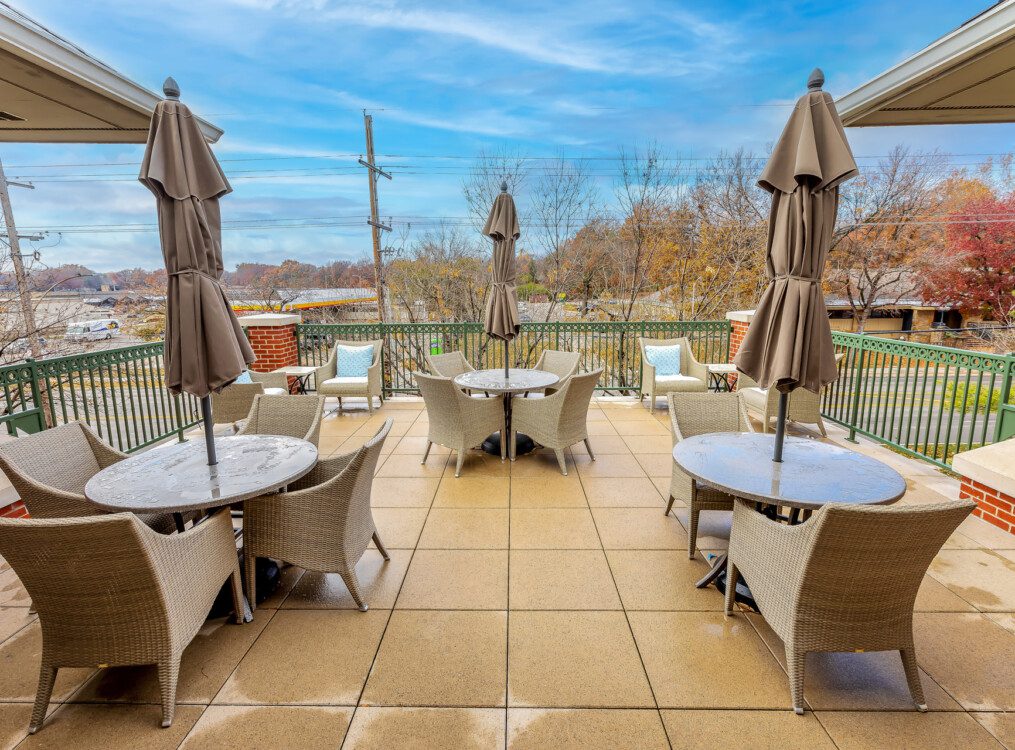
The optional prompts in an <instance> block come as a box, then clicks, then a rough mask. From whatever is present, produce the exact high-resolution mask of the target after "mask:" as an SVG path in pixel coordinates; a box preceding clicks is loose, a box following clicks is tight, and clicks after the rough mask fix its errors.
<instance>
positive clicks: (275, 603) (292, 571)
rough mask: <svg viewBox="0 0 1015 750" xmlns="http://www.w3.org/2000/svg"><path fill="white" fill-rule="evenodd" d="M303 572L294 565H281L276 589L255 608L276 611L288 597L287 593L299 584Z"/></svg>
mask: <svg viewBox="0 0 1015 750" xmlns="http://www.w3.org/2000/svg"><path fill="white" fill-rule="evenodd" d="M304 572H305V571H304V570H303V568H297V567H296V566H295V565H283V566H282V571H281V573H280V575H279V581H278V587H277V588H276V589H275V590H274V591H273V592H271V596H269V597H268V598H267V599H265V600H264V601H263V602H259V603H258V605H257V608H258V609H263V610H269V609H278V608H279V607H280V606H281V605H282V602H284V601H285V598H286V597H287V596H289V592H291V591H292V590H293V586H295V585H296V584H297V583H299V580H300V578H302V577H303V573H304Z"/></svg>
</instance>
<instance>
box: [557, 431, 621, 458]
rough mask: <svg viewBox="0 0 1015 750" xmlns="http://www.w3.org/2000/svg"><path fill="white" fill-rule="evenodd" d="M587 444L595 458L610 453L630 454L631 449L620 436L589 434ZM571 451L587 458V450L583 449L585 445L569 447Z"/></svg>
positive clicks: (578, 444)
mask: <svg viewBox="0 0 1015 750" xmlns="http://www.w3.org/2000/svg"><path fill="white" fill-rule="evenodd" d="M589 442H590V443H591V444H592V452H593V453H594V454H595V455H597V456H606V455H608V454H610V453H622V454H626V453H630V452H631V449H630V448H629V447H628V446H627V443H626V442H624V438H622V437H620V435H593V434H592V433H589ZM571 450H572V451H573V452H574V453H575V454H576V455H581V456H587V455H588V450H586V448H585V443H584V442H581V443H575V444H574V445H572V446H571Z"/></svg>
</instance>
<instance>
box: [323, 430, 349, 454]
mask: <svg viewBox="0 0 1015 750" xmlns="http://www.w3.org/2000/svg"><path fill="white" fill-rule="evenodd" d="M348 439H349V437H348V436H347V435H333V436H331V435H322V436H321V438H320V440H318V442H317V455H319V456H330V455H331V454H333V453H335V452H336V451H338V450H339V448H341V447H342V444H343V443H344V442H345V441H346V440H348ZM340 452H342V453H345V452H346V451H345V450H342V451H340Z"/></svg>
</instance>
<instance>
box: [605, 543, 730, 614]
mask: <svg viewBox="0 0 1015 750" xmlns="http://www.w3.org/2000/svg"><path fill="white" fill-rule="evenodd" d="M606 557H607V559H608V560H609V562H610V569H611V570H612V571H613V577H614V579H615V580H616V582H617V588H618V589H620V598H621V600H622V601H623V602H624V608H625V609H627V610H639V609H661V610H684V611H695V612H717V611H721V610H722V607H723V597H722V594H720V593H719V591H718V590H717V589H716V588H715V587H714V586H708V587H707V588H704V589H698V588H695V587H694V584H695V582H696V581H698V580H699V579H700V578H701V577H702V576H704V575H705V574H706V573H707V572H708V570H709V566H708V565H707V564H706V563H705V562H704V560H703V559H702V557H701V554H700V553H699V554H698V555H696V556H695V559H694V560H688V559H687V553H686V552H684V551H683V550H609V551H607V553H606Z"/></svg>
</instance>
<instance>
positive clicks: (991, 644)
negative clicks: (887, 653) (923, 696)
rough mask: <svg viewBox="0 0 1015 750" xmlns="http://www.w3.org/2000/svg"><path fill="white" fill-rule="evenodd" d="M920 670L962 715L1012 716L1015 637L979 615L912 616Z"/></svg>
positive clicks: (939, 614)
mask: <svg viewBox="0 0 1015 750" xmlns="http://www.w3.org/2000/svg"><path fill="white" fill-rule="evenodd" d="M913 629H914V631H915V633H916V658H917V661H918V662H919V663H920V666H921V667H922V668H923V669H924V670H925V671H926V672H927V674H929V675H930V676H931V677H932V678H933V679H934V680H935V681H936V682H937V683H938V684H939V685H940V686H941V687H942V688H944V689H945V690H947V691H948V692H949V693H950V694H951V695H952V697H953V698H955V700H957V701H958V702H959V703H961V704H962V707H963V708H965V709H966V710H967V711H974V710H975V711H1001V710H1004V711H1011V710H1015V669H1012V668H1011V665H1012V664H1015V634H1013V633H1011V632H1009V631H1007V630H1005V629H1004V628H1003V627H1001V626H1000V625H998V624H997V623H996V622H992V621H991V620H989V619H988V618H986V617H985V616H983V615H974V614H958V613H956V614H951V613H926V612H923V613H921V612H918V613H917V614H916V615H914V616H913Z"/></svg>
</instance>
